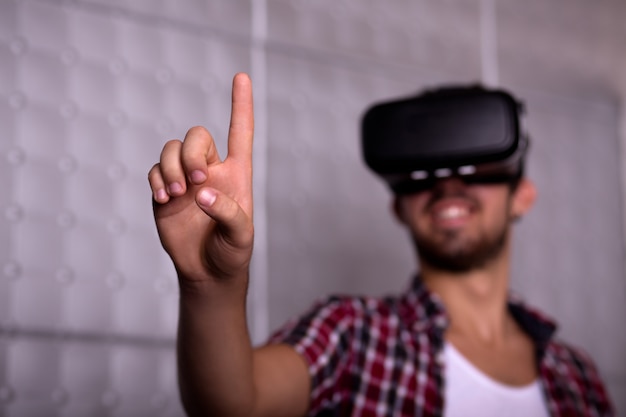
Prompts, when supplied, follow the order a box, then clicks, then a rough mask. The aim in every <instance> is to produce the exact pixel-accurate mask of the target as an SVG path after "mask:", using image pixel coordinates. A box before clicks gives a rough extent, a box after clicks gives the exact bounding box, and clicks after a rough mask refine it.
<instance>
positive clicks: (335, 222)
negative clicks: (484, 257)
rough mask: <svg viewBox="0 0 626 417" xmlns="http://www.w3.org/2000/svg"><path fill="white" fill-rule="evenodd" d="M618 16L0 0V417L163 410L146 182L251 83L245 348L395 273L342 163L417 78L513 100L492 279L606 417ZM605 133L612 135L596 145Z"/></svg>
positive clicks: (619, 336)
mask: <svg viewBox="0 0 626 417" xmlns="http://www.w3.org/2000/svg"><path fill="white" fill-rule="evenodd" d="M625 20H626V4H624V2H620V1H617V0H613V1H609V0H603V1H602V2H601V3H598V2H595V3H593V4H592V3H590V2H587V1H583V0H553V1H551V2H545V1H540V0H526V1H524V2H519V1H514V0H482V1H481V0H445V1H444V0H436V1H435V0H420V1H410V0H394V1H386V2H382V1H375V0H367V1H366V0H358V1H357V0H316V1H310V0H266V1H261V0H259V1H255V0H210V1H209V0H205V1H199V0H179V1H173V0H170V1H165V0H162V1H158V2H155V1H149V0H141V1H140V0H133V1H123V0H115V1H111V0H108V1H105V0H68V1H64V0H48V1H45V0H20V1H18V0H0V178H2V180H3V184H4V187H3V191H2V193H0V209H1V211H0V213H1V214H2V216H1V217H0V267H1V269H0V416H39V415H46V416H86V415H89V416H133V417H134V416H143V415H155V416H156V415H158V416H179V415H182V411H181V409H180V405H179V403H178V398H177V392H176V377H175V364H174V351H173V349H174V336H175V327H176V315H177V286H176V278H175V275H174V273H173V269H172V267H171V265H170V263H169V261H168V259H167V258H166V256H165V255H164V254H163V252H162V250H161V249H160V247H159V244H158V239H157V237H156V233H155V230H154V227H153V223H152V215H151V208H150V195H149V190H148V185H147V181H146V174H147V171H148V169H149V168H150V166H152V164H153V163H154V162H155V161H156V160H157V158H158V155H159V152H160V148H161V146H162V145H163V143H164V142H165V141H166V140H168V139H171V138H175V137H182V136H183V135H184V133H185V131H186V130H187V128H188V127H190V126H192V125H196V124H203V125H205V126H207V127H208V128H210V129H211V130H212V131H213V132H214V133H215V136H217V137H218V138H222V142H221V143H220V147H221V150H222V151H224V150H225V149H224V148H225V147H224V142H223V139H224V135H225V129H226V127H227V123H228V113H229V89H230V80H231V77H232V75H233V74H234V72H236V71H247V72H249V73H251V75H252V77H253V81H254V83H255V101H256V115H257V136H256V148H255V174H256V177H255V186H256V191H255V192H256V204H257V207H256V216H257V218H256V221H257V242H256V248H255V249H256V252H255V255H254V263H253V281H252V288H251V294H250V303H249V304H250V312H251V315H250V317H251V331H252V333H253V337H254V339H255V341H257V342H261V341H262V340H263V339H264V338H265V337H267V334H268V333H269V332H270V331H271V329H273V328H275V327H276V326H278V325H280V324H281V323H282V322H283V321H285V320H286V319H288V318H289V317H292V316H293V315H295V314H297V313H298V312H300V311H302V310H303V309H304V308H306V307H307V306H308V305H309V304H310V303H311V302H313V300H314V299H316V298H319V297H321V296H323V295H325V294H328V293H331V292H333V293H335V292H349V293H368V294H383V293H389V292H394V291H399V290H401V289H402V288H404V287H405V286H406V285H407V283H408V280H409V278H410V275H411V274H412V273H413V272H414V270H415V265H414V260H413V255H412V253H411V246H410V243H409V240H408V238H407V236H406V235H405V233H404V232H403V231H402V230H401V229H400V227H399V226H398V225H397V224H395V223H394V221H393V220H392V218H391V216H390V215H389V214H390V213H389V195H388V193H387V191H386V190H385V188H384V186H383V185H382V184H381V183H379V182H378V181H377V180H376V179H375V178H374V177H373V176H372V175H371V174H370V173H369V172H367V171H366V169H365V168H364V167H363V165H362V163H361V160H360V153H359V148H358V130H357V128H358V119H359V117H360V115H361V113H362V111H363V109H364V108H365V106H366V105H368V104H369V103H370V102H372V101H374V100H380V99H385V98H389V97H394V96H397V95H404V94H407V93H410V92H413V91H416V90H419V89H421V88H423V87H425V86H429V85H433V84H437V83H440V82H468V81H481V80H482V81H484V82H486V83H488V84H500V85H502V86H504V87H506V88H508V89H510V90H512V91H513V92H514V93H516V94H517V95H519V96H521V97H523V98H524V99H525V100H526V102H527V104H528V110H529V111H528V130H529V132H530V134H531V135H532V138H533V145H532V151H531V159H530V166H529V173H530V175H531V177H532V178H533V179H534V180H535V181H536V183H537V185H538V188H539V193H540V195H539V200H538V203H537V206H536V208H535V209H534V211H532V212H531V213H530V215H529V216H528V217H527V218H525V219H524V220H523V221H522V222H521V223H520V224H519V225H518V226H517V230H516V236H515V239H516V246H515V256H516V257H515V262H514V270H513V286H514V289H515V290H516V291H518V292H519V293H521V294H522V295H523V296H524V297H526V298H527V299H528V300H529V301H530V302H532V303H534V304H536V305H538V306H540V307H542V308H543V309H545V310H546V311H547V312H548V313H550V314H551V315H553V316H555V317H556V318H558V319H559V321H560V323H561V334H562V336H563V337H564V338H566V339H568V340H570V341H572V342H574V343H576V344H578V345H579V346H581V347H583V348H584V349H586V350H587V351H589V352H590V353H591V354H592V355H593V356H594V357H595V358H596V360H597V362H598V365H599V367H600V370H601V372H602V374H603V375H604V376H605V379H606V380H607V382H608V384H609V387H610V390H611V393H612V396H613V398H614V400H615V402H616V405H617V406H618V409H619V410H620V412H621V413H622V414H626V402H625V401H626V400H625V399H626V360H625V359H624V358H625V357H626V332H625V331H624V325H623V323H622V321H623V319H624V317H626V276H625V270H624V254H625V248H624V230H625V229H624V210H623V207H624V202H623V200H624V193H623V189H624V187H623V184H624V171H625V170H624V169H623V166H624V161H625V160H626V158H625V156H624V155H625V154H624V148H625V147H624V146H623V144H624V138H625V137H626V122H625V120H626V111H625V110H624V108H623V107H622V103H623V101H624V97H626V75H624V74H626V48H625V47H624V46H623V45H626V26H625V25H624V24H623V22H624V21H625ZM620 138H621V139H620Z"/></svg>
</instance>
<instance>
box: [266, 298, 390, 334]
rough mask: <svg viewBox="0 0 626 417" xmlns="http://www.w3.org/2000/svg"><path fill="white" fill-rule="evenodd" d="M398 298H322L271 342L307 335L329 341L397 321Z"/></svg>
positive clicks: (289, 322)
mask: <svg viewBox="0 0 626 417" xmlns="http://www.w3.org/2000/svg"><path fill="white" fill-rule="evenodd" d="M398 305H399V298H397V297H371V296H348V295H330V296H326V297H323V298H320V299H318V300H316V301H315V302H313V304H312V305H311V306H310V307H309V308H308V310H306V311H305V312H304V313H303V314H300V315H299V316H297V317H295V318H292V319H291V320H289V321H288V322H287V323H286V324H285V325H284V326H282V328H280V329H279V330H278V331H277V332H276V333H274V335H273V336H272V337H271V341H273V342H276V341H286V340H293V339H299V338H301V337H303V336H304V335H305V334H309V335H314V336H315V337H316V338H321V339H326V338H328V337H330V336H331V335H332V334H336V335H342V336H344V337H345V336H347V335H348V334H350V333H351V332H352V331H354V330H355V329H358V328H362V327H369V326H370V325H371V324H372V323H374V322H381V321H383V322H392V323H395V322H396V321H397V310H398Z"/></svg>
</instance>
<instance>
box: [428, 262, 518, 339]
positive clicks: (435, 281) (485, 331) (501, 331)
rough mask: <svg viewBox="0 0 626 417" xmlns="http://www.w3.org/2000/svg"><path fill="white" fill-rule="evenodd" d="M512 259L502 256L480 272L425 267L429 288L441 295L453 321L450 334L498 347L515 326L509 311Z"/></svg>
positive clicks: (451, 321)
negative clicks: (508, 300) (509, 283)
mask: <svg viewBox="0 0 626 417" xmlns="http://www.w3.org/2000/svg"><path fill="white" fill-rule="evenodd" d="M508 276H509V261H508V257H506V256H502V257H500V258H498V259H496V260H494V261H493V262H491V263H490V264H489V265H486V266H485V267H484V268H481V269H479V270H473V271H468V272H465V273H453V272H449V271H441V270H437V269H434V268H431V267H429V266H428V265H424V264H422V271H421V277H422V280H423V282H424V284H425V285H426V287H427V288H428V289H429V290H430V291H432V292H433V293H435V294H437V295H438V296H439V297H440V298H441V299H442V301H443V304H444V306H445V308H446V311H447V313H448V317H449V318H450V327H449V328H448V332H450V333H455V334H459V335H462V336H463V337H469V338H471V339H476V341H477V342H481V343H489V344H494V343H495V344H497V343H500V342H502V341H503V340H504V338H505V337H506V336H507V334H508V333H509V331H510V329H511V326H512V324H513V323H512V318H511V317H510V315H509V314H508V310H507V296H508Z"/></svg>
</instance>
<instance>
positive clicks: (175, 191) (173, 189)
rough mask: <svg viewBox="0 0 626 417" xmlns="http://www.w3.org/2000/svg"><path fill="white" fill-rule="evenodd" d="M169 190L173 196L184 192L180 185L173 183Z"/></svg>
mask: <svg viewBox="0 0 626 417" xmlns="http://www.w3.org/2000/svg"><path fill="white" fill-rule="evenodd" d="M167 190H168V191H169V193H170V195H173V194H178V193H180V192H181V191H183V187H182V186H181V185H180V184H179V183H177V182H173V183H171V184H170V185H169V186H168V187H167Z"/></svg>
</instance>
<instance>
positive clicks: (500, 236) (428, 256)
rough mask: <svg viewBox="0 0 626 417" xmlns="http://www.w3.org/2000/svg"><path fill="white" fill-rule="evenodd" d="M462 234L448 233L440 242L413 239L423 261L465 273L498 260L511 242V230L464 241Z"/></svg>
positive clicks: (445, 269) (416, 237)
mask: <svg viewBox="0 0 626 417" xmlns="http://www.w3.org/2000/svg"><path fill="white" fill-rule="evenodd" d="M459 234H460V233H459V231H446V232H443V233H442V235H440V236H439V239H430V238H427V237H425V236H413V242H414V244H415V246H416V247H417V251H418V253H419V258H420V262H422V263H425V264H428V265H429V266H431V267H433V268H436V269H439V270H442V271H448V272H454V273H462V272H469V271H472V270H476V269H480V268H483V267H485V266H486V265H488V264H489V263H490V262H491V261H493V260H494V259H497V258H498V257H499V256H500V254H501V253H502V251H503V250H504V247H505V244H506V242H507V240H508V234H509V233H508V227H504V228H502V229H501V230H499V231H498V233H497V234H494V235H493V236H484V235H483V236H481V238H480V239H476V240H473V241H468V240H465V241H461V239H462V237H460V236H458V235H459Z"/></svg>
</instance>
